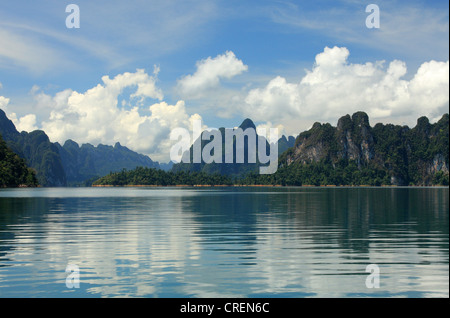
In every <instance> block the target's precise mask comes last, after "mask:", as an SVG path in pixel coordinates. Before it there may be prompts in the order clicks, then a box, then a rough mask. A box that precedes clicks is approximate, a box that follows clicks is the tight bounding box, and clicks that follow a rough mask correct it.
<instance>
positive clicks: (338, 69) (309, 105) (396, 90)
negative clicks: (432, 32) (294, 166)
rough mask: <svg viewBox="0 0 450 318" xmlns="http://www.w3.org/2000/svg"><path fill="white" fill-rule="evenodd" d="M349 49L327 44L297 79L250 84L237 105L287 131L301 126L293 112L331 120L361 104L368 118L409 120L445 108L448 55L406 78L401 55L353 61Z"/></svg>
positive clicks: (302, 118)
mask: <svg viewBox="0 0 450 318" xmlns="http://www.w3.org/2000/svg"><path fill="white" fill-rule="evenodd" d="M349 54H350V52H349V50H348V49H347V48H345V47H333V48H328V47H326V48H325V49H324V51H323V52H321V53H320V54H318V55H317V56H316V59H315V63H314V66H313V67H312V69H311V70H307V71H306V75H305V76H304V77H303V78H301V80H300V81H298V82H294V83H290V82H288V81H287V80H286V79H285V78H283V77H281V76H277V77H275V78H273V79H272V80H270V81H269V82H268V83H267V85H266V86H265V87H260V88H256V89H252V90H250V91H249V92H248V94H247V96H246V97H245V101H244V105H245V106H244V107H242V109H241V110H240V111H241V112H242V114H243V115H244V116H249V117H251V118H252V119H253V120H257V121H267V120H271V121H272V122H274V123H279V124H283V125H284V126H285V127H286V128H287V130H288V132H289V133H291V134H292V133H293V134H298V133H300V132H301V131H302V130H300V131H299V127H298V122H297V124H295V123H293V122H292V118H296V119H298V120H299V121H304V122H308V121H309V122H312V121H323V122H325V121H326V122H331V123H335V122H336V121H337V119H338V118H339V117H340V116H342V115H345V114H347V113H349V114H351V113H353V112H356V111H359V110H362V111H365V112H367V113H368V115H369V116H370V117H371V120H372V122H374V121H382V122H392V123H399V124H410V125H411V124H414V123H415V120H416V119H417V118H418V117H420V116H423V115H425V116H429V117H430V119H431V120H436V119H438V118H439V117H440V116H442V114H443V113H445V112H448V107H449V62H448V61H447V62H438V61H433V60H432V61H429V62H425V63H423V64H422V65H421V66H420V68H419V69H418V70H417V72H416V73H415V74H414V76H413V77H412V78H411V79H409V80H408V79H406V78H405V76H406V75H407V67H406V64H405V63H404V62H402V61H399V60H394V61H392V62H390V63H389V64H388V65H387V66H386V65H385V64H386V63H385V62H384V61H380V62H375V63H371V62H367V63H365V64H352V63H349V62H348V57H349ZM238 111H239V110H238ZM304 128H305V129H306V128H307V127H304Z"/></svg>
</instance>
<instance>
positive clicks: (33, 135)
mask: <svg viewBox="0 0 450 318" xmlns="http://www.w3.org/2000/svg"><path fill="white" fill-rule="evenodd" d="M0 135H2V136H3V137H4V139H5V142H6V144H7V145H8V147H10V148H11V150H13V151H14V152H15V153H16V154H18V155H19V156H20V157H21V158H23V159H25V161H26V163H27V164H28V166H29V167H31V168H33V169H34V170H35V171H36V176H37V179H38V181H39V184H40V185H42V186H56V187H59V186H67V185H69V186H73V185H85V184H89V182H90V181H92V180H94V179H98V178H99V177H101V176H104V175H106V174H108V173H110V172H116V171H121V170H122V169H124V168H125V169H134V168H136V167H140V166H142V167H149V168H158V167H159V165H158V163H157V162H153V161H152V160H151V159H150V158H149V157H147V156H144V155H141V154H138V153H136V152H134V151H131V150H130V149H128V148H126V147H123V146H121V145H120V144H119V143H116V145H115V146H114V147H112V146H105V145H98V146H97V147H94V146H93V145H90V144H84V145H82V146H81V147H80V146H79V145H78V144H77V143H75V142H74V141H72V140H68V141H66V142H65V143H64V145H63V146H61V145H60V144H59V143H52V142H50V140H49V138H48V136H47V135H46V134H45V132H43V131H41V130H36V131H33V132H30V133H27V132H21V133H19V132H18V131H17V130H16V127H15V126H14V124H13V123H12V121H10V120H9V119H8V118H7V117H6V114H5V113H4V112H3V111H2V110H1V109H0Z"/></svg>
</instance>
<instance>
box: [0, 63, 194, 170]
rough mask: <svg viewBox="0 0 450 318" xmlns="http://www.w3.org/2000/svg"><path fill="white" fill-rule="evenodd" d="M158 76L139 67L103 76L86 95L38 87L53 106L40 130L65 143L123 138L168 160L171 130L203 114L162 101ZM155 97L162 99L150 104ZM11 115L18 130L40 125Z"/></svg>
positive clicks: (41, 98)
mask: <svg viewBox="0 0 450 318" xmlns="http://www.w3.org/2000/svg"><path fill="white" fill-rule="evenodd" d="M156 76H157V72H155V73H154V74H153V75H149V74H147V73H146V72H145V71H144V70H142V69H138V70H137V71H136V72H135V73H128V72H126V73H123V74H119V75H117V76H115V77H114V78H110V77H109V76H103V77H102V83H101V84H98V85H97V86H95V87H92V88H90V89H88V90H87V91H85V92H84V93H80V92H76V91H73V90H71V89H66V90H64V91H61V92H58V93H56V94H55V95H54V96H50V95H47V94H45V93H43V92H37V89H38V88H34V89H33V90H32V92H35V95H34V98H35V101H36V105H37V106H39V105H40V106H41V107H40V108H42V105H47V108H50V112H49V115H48V117H47V118H45V119H44V120H42V122H41V125H40V127H39V128H40V129H42V130H44V131H45V132H46V133H47V134H48V136H49V138H50V140H51V141H53V142H55V141H56V142H60V143H62V144H63V143H64V142H65V141H66V140H68V139H72V140H74V141H76V142H78V143H80V144H82V143H91V144H93V145H98V144H100V143H102V144H106V145H113V144H114V143H116V142H120V143H121V144H122V145H125V146H127V147H129V148H130V149H132V150H134V151H137V152H140V153H143V154H147V155H149V156H150V157H151V158H152V159H153V160H162V161H164V162H167V161H168V158H169V151H170V147H171V145H172V142H171V141H170V138H169V135H170V131H171V130H172V129H174V128H176V127H184V128H187V129H189V128H190V125H191V121H192V120H193V119H201V117H200V115H198V114H193V115H188V113H187V111H186V107H185V103H184V101H178V102H177V103H175V105H169V104H167V103H166V102H164V101H162V99H163V97H164V95H163V93H162V91H161V90H160V89H159V88H158V87H157V86H156V82H157V78H156ZM155 100H158V101H159V102H157V103H153V104H151V105H150V106H145V105H146V104H147V105H148V103H150V102H151V101H155ZM0 103H2V104H5V106H6V104H7V103H8V100H6V99H0ZM9 116H10V118H11V119H12V120H13V122H14V123H15V125H16V127H17V128H18V130H26V131H31V130H34V129H36V128H37V127H36V116H35V115H34V114H27V115H25V116H23V117H20V118H18V117H17V116H16V114H15V113H10V114H9Z"/></svg>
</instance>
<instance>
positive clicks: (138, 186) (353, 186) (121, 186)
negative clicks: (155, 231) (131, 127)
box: [90, 184, 449, 188]
mask: <svg viewBox="0 0 450 318" xmlns="http://www.w3.org/2000/svg"><path fill="white" fill-rule="evenodd" d="M90 187H92V188H215V187H216V188H225V187H227V188H244V187H247V188H252V187H259V188H264V187H267V188H448V187H449V186H448V185H430V186H421V185H408V186H398V185H381V186H374V185H364V184H362V185H334V184H329V185H318V186H316V185H310V184H305V185H300V186H292V185H280V184H275V185H271V184H231V185H229V184H212V185H210V184H194V185H189V184H176V185H152V184H150V185H145V184H128V185H108V184H105V185H91V186H90Z"/></svg>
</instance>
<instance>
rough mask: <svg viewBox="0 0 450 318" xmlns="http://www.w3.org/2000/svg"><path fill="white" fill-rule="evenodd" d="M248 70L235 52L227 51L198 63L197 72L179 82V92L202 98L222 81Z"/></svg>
mask: <svg viewBox="0 0 450 318" xmlns="http://www.w3.org/2000/svg"><path fill="white" fill-rule="evenodd" d="M247 70H248V66H247V65H245V64H244V63H243V62H242V61H241V60H239V59H238V58H236V56H235V55H234V53H233V52H231V51H227V52H226V53H225V54H222V55H218V56H216V57H215V58H211V57H208V58H207V59H204V60H201V61H199V62H197V70H196V72H195V73H194V74H193V75H187V76H185V77H183V78H181V79H180V80H179V81H178V90H179V92H180V93H181V94H182V95H183V96H187V97H190V98H198V97H202V95H203V93H204V92H205V91H206V90H208V89H210V88H212V87H216V86H217V85H219V83H220V80H221V79H230V78H232V77H234V76H237V75H239V74H241V73H243V72H246V71H247Z"/></svg>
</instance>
